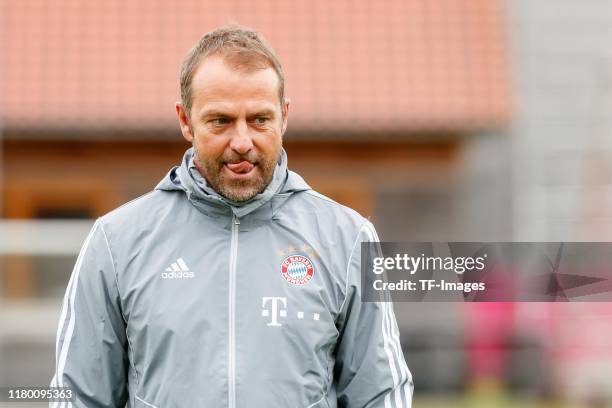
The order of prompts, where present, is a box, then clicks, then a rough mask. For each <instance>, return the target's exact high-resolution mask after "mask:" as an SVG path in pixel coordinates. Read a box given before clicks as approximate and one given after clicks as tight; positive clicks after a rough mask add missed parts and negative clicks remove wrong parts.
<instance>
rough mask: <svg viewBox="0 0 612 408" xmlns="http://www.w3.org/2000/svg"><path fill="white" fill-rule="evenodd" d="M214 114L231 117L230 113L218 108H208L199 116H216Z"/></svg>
mask: <svg viewBox="0 0 612 408" xmlns="http://www.w3.org/2000/svg"><path fill="white" fill-rule="evenodd" d="M216 116H224V117H231V116H232V115H231V114H230V113H228V112H226V111H222V110H219V109H208V110H205V111H204V112H202V113H201V115H200V117H202V118H210V117H216Z"/></svg>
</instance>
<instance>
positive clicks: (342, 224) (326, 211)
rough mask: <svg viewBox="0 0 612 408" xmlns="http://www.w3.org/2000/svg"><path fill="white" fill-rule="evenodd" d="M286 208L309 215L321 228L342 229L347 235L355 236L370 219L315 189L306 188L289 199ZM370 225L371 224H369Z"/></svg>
mask: <svg viewBox="0 0 612 408" xmlns="http://www.w3.org/2000/svg"><path fill="white" fill-rule="evenodd" d="M288 204H289V205H288V206H287V207H288V208H287V210H288V211H289V212H290V213H300V214H303V215H306V216H307V217H311V218H312V220H313V221H314V222H316V224H317V225H318V226H319V228H323V229H328V228H331V229H334V230H338V229H340V230H342V231H344V233H346V234H347V235H349V236H356V235H357V234H358V232H359V231H360V230H361V229H362V227H363V226H364V225H366V224H370V221H369V220H368V219H367V218H365V217H364V216H362V215H361V214H359V213H358V212H357V211H355V210H354V209H352V208H350V207H347V206H345V205H343V204H340V203H338V202H336V201H334V200H332V199H331V198H329V197H327V196H325V195H323V194H321V193H319V192H317V191H315V190H306V191H303V192H300V193H299V194H296V195H295V198H294V199H293V200H290V202H289V203H288ZM370 225H371V224H370Z"/></svg>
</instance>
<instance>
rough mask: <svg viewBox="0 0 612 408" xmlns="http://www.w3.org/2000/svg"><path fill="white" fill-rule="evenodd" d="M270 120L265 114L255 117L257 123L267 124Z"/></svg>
mask: <svg viewBox="0 0 612 408" xmlns="http://www.w3.org/2000/svg"><path fill="white" fill-rule="evenodd" d="M268 120H269V119H268V118H267V117H265V116H257V117H256V118H255V123H256V124H257V125H265V124H266V123H268Z"/></svg>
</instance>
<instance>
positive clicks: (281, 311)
mask: <svg viewBox="0 0 612 408" xmlns="http://www.w3.org/2000/svg"><path fill="white" fill-rule="evenodd" d="M268 303H270V306H271V309H268V308H267V305H268ZM279 303H281V304H282V306H281V305H279ZM279 306H280V307H279ZM261 307H262V311H261V315H262V316H264V317H268V316H270V323H268V324H266V326H282V324H281V323H279V322H278V318H279V316H280V317H286V316H287V298H286V297H263V298H261ZM281 307H282V308H281Z"/></svg>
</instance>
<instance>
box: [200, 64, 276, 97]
mask: <svg viewBox="0 0 612 408" xmlns="http://www.w3.org/2000/svg"><path fill="white" fill-rule="evenodd" d="M278 87H279V79H278V76H277V75H276V71H274V69H273V68H272V67H266V68H262V69H253V68H250V69H249V68H247V67H235V66H233V65H232V64H230V63H228V62H227V61H226V59H225V58H223V57H222V56H219V55H213V56H209V57H206V58H205V59H204V60H202V61H201V62H200V64H199V66H198V68H197V69H196V72H195V74H194V76H193V79H192V82H191V90H192V95H193V102H192V106H193V107H194V108H196V109H201V108H203V107H204V105H208V104H211V103H224V104H232V103H233V104H244V103H248V104H254V103H255V104H262V103H264V104H273V105H277V106H279V105H280V100H279V95H278Z"/></svg>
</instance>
